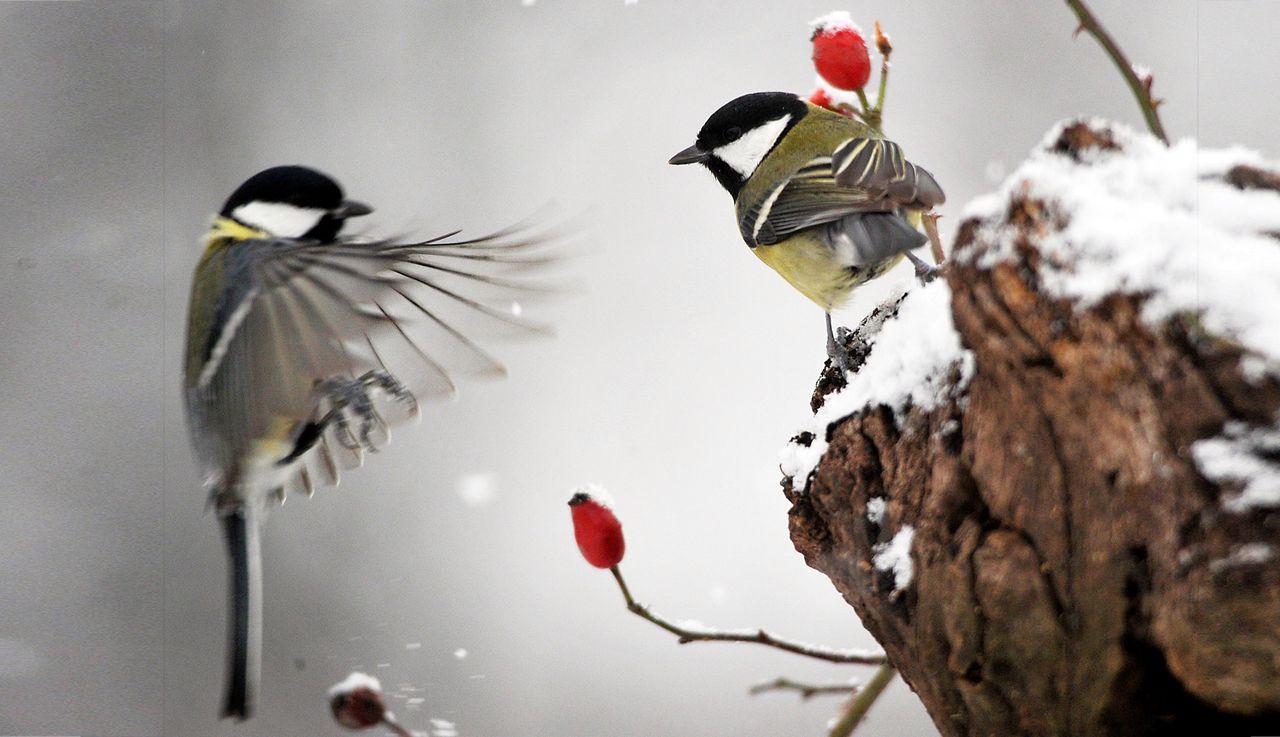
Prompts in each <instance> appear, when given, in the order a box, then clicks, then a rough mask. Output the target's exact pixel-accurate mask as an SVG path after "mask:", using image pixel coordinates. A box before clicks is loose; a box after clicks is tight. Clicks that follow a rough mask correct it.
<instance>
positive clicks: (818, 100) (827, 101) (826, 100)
mask: <svg viewBox="0 0 1280 737" xmlns="http://www.w3.org/2000/svg"><path fill="white" fill-rule="evenodd" d="M809 102H812V103H813V104H814V105H817V106H818V107H825V108H826V109H828V110H834V109H835V108H834V107H833V106H832V104H831V95H828V94H827V91H826V90H824V89H822V88H821V87H815V88H814V89H813V92H810V93H809Z"/></svg>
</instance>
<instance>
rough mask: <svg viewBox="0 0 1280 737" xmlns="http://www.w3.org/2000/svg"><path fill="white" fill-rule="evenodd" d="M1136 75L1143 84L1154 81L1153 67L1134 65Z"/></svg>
mask: <svg viewBox="0 0 1280 737" xmlns="http://www.w3.org/2000/svg"><path fill="white" fill-rule="evenodd" d="M1130 66H1131V67H1132V68H1133V73H1134V75H1135V76H1136V77H1137V78H1138V79H1139V80H1140V81H1142V82H1146V81H1147V80H1149V79H1152V75H1151V67H1149V66H1147V65H1145V64H1132V65H1130Z"/></svg>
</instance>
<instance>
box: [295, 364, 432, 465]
mask: <svg viewBox="0 0 1280 737" xmlns="http://www.w3.org/2000/svg"><path fill="white" fill-rule="evenodd" d="M374 389H381V390H382V391H384V392H386V393H387V394H388V395H389V396H390V397H391V398H392V399H394V400H396V401H397V402H400V403H402V404H407V405H408V406H409V407H410V409H411V410H412V411H413V412H417V409H418V400H417V399H416V398H415V397H414V396H413V394H412V392H410V391H409V389H408V388H407V387H405V385H404V384H403V383H401V382H400V380H399V379H397V378H395V377H394V376H392V375H391V374H389V373H387V372H386V371H382V370H378V369H375V370H373V371H368V372H366V373H365V374H363V375H362V376H360V377H359V378H357V379H350V378H347V377H345V376H335V377H332V378H329V379H326V380H325V381H323V382H321V383H320V386H319V387H317V391H319V392H320V394H321V395H322V396H323V397H325V398H326V399H328V401H329V411H328V412H327V413H326V414H325V416H324V422H325V423H326V424H329V423H332V424H333V426H334V427H335V428H336V429H337V433H336V434H337V439H338V442H339V443H341V444H342V446H343V447H345V448H346V449H347V450H353V451H354V450H368V451H370V452H375V451H377V444H376V443H375V442H374V438H373V434H374V431H375V430H376V429H377V428H378V427H379V426H383V427H385V425H386V423H385V422H384V421H383V419H382V417H381V416H379V415H378V411H377V410H376V409H375V408H374V406H373V400H372V391H373V390H374ZM352 417H354V418H355V419H356V420H357V421H358V422H359V425H360V426H359V437H357V436H356V433H355V432H353V431H352V427H351V419H352Z"/></svg>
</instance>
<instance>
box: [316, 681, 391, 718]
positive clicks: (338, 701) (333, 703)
mask: <svg viewBox="0 0 1280 737" xmlns="http://www.w3.org/2000/svg"><path fill="white" fill-rule="evenodd" d="M381 691H382V685H381V684H379V683H378V679H377V678H374V677H373V676H368V675H365V674H364V673H352V674H351V675H349V676H347V677H346V679H345V680H344V681H343V682H342V683H339V684H338V685H336V686H334V687H333V688H331V689H329V709H331V710H332V711H333V718H334V719H335V720H336V721H337V722H338V724H341V725H342V726H344V727H346V728H347V729H368V728H370V727H375V726H377V725H379V724H381V723H382V722H383V720H384V719H385V718H386V715H387V706H386V704H385V703H383V701H382V693H381Z"/></svg>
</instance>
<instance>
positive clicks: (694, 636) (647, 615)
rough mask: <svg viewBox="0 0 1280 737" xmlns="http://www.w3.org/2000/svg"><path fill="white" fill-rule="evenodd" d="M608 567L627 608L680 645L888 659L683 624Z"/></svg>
mask: <svg viewBox="0 0 1280 737" xmlns="http://www.w3.org/2000/svg"><path fill="white" fill-rule="evenodd" d="M609 570H610V571H612V572H613V577H614V579H615V580H617V582H618V588H619V589H621V590H622V598H624V599H626V601H627V609H628V610H630V611H631V612H632V613H633V614H635V615H636V616H638V617H640V618H642V619H647V620H648V621H650V622H653V623H654V624H656V625H658V626H659V627H661V628H662V629H664V630H666V631H668V632H670V633H671V634H673V635H675V636H676V637H677V638H679V642H680V644H681V645H683V644H685V643H689V642H754V643H756V644H758V645H767V646H768V647H772V648H777V649H778V650H786V651H787V652H789V653H795V654H796V655H805V656H808V657H810V658H817V659H818V660H825V661H827V662H830V663H856V664H858V665H880V664H882V663H886V662H888V661H887V660H886V659H885V656H884V654H883V653H870V652H865V651H860V650H834V649H830V648H825V647H819V646H817V645H809V644H807V643H803V642H795V641H792V640H784V639H782V638H780V637H775V636H773V635H771V634H769V633H768V632H765V631H764V630H738V631H721V630H702V629H694V628H691V627H682V626H680V625H678V624H676V623H675V622H672V621H671V620H669V619H666V618H665V617H662V616H660V615H658V614H654V613H653V612H651V611H649V608H648V607H646V606H644V605H643V604H638V603H636V600H635V599H633V598H631V591H630V590H629V589H628V588H627V582H626V581H624V580H623V579H622V572H621V571H620V570H618V567H617V566H614V567H613V568H610V569H609Z"/></svg>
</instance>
